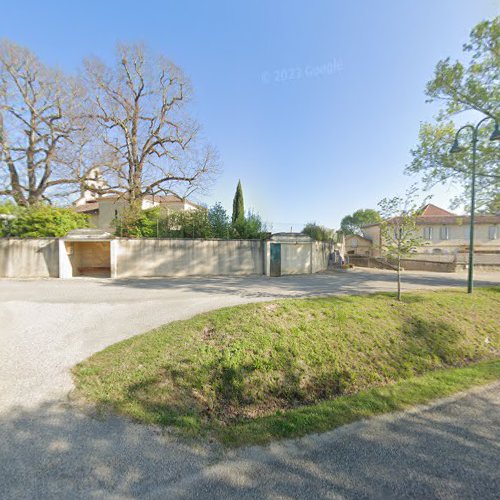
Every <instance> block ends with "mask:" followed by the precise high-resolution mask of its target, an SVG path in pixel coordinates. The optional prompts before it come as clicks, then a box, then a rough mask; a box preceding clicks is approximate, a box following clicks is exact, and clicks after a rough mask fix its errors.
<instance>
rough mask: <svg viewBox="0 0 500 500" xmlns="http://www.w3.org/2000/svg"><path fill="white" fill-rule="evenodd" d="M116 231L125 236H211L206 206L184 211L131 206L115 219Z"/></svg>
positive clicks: (117, 233) (118, 234)
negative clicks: (134, 208) (137, 209)
mask: <svg viewBox="0 0 500 500" xmlns="http://www.w3.org/2000/svg"><path fill="white" fill-rule="evenodd" d="M115 228H116V229H115V234H116V235H117V236H123V237H128V238H211V237H212V228H211V225H210V222H209V220H208V212H207V210H206V209H205V208H199V209H196V210H186V211H172V210H168V209H167V210H165V209H163V208H161V207H154V208H149V209H147V210H141V211H139V212H137V211H136V210H133V209H132V208H130V209H129V210H128V211H124V212H123V213H122V214H121V215H120V217H119V218H118V219H116V221H115Z"/></svg>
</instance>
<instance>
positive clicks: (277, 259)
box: [270, 243, 281, 276]
mask: <svg viewBox="0 0 500 500" xmlns="http://www.w3.org/2000/svg"><path fill="white" fill-rule="evenodd" d="M270 275H271V276H281V243H271V265H270Z"/></svg>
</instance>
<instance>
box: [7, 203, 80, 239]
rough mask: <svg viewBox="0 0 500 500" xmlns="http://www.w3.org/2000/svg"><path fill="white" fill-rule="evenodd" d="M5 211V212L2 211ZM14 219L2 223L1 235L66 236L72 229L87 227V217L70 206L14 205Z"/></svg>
mask: <svg viewBox="0 0 500 500" xmlns="http://www.w3.org/2000/svg"><path fill="white" fill-rule="evenodd" d="M4 213H5V212H4ZM11 213H13V215H15V216H16V217H15V219H13V220H11V221H9V222H8V223H7V224H4V228H3V230H2V236H13V237H17V238H44V237H61V236H66V234H68V232H69V231H71V230H72V229H79V228H86V227H89V219H88V217H87V216H86V215H84V214H79V213H77V212H75V211H74V210H72V209H71V208H61V207H53V206H51V205H36V206H33V207H29V208H21V207H16V208H15V210H14V211H13V212H11Z"/></svg>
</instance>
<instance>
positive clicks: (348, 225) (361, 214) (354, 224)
mask: <svg viewBox="0 0 500 500" xmlns="http://www.w3.org/2000/svg"><path fill="white" fill-rule="evenodd" d="M380 220H381V218H380V214H379V213H378V212H377V211H376V210H373V209H372V208H365V209H363V208H362V209H360V210H356V211H355V212H354V213H353V214H352V215H346V216H345V217H344V218H343V219H342V221H341V223H340V229H341V231H342V232H343V233H344V234H345V235H348V234H357V235H359V236H361V235H362V234H363V232H362V231H361V227H362V226H364V225H366V224H372V223H375V222H380Z"/></svg>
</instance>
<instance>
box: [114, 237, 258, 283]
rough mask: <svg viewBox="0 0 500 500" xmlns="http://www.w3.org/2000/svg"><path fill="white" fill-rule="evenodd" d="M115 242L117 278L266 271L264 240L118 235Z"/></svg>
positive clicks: (237, 273)
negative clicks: (145, 237) (130, 236)
mask: <svg viewBox="0 0 500 500" xmlns="http://www.w3.org/2000/svg"><path fill="white" fill-rule="evenodd" d="M114 244H115V248H114V253H115V255H116V257H115V259H116V272H115V273H114V275H115V277H116V278H130V277H141V276H144V277H148V276H196V275H199V276H210V275H225V274H226V275H231V274H235V275H246V274H263V273H264V259H263V245H264V242H262V241H260V240H198V239H196V240H184V239H140V240H129V239H118V240H115V241H114ZM111 265H112V268H113V267H114V266H113V262H112V264H111ZM112 272H113V271H112Z"/></svg>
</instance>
